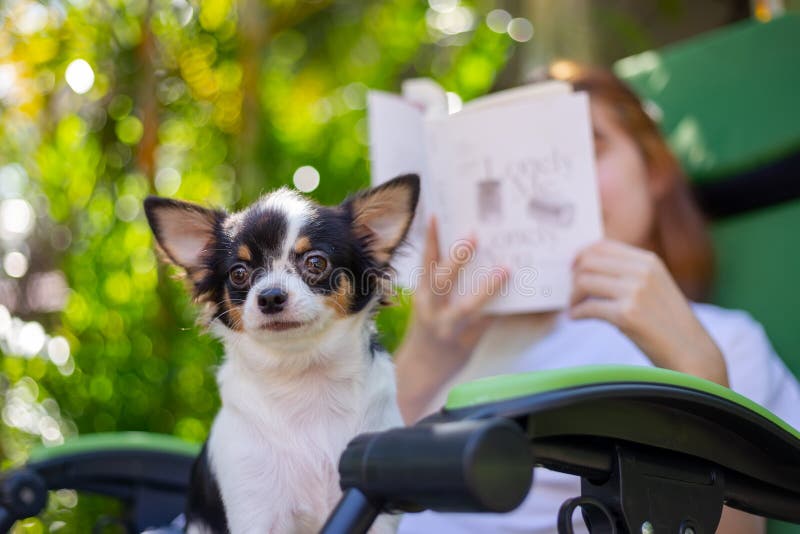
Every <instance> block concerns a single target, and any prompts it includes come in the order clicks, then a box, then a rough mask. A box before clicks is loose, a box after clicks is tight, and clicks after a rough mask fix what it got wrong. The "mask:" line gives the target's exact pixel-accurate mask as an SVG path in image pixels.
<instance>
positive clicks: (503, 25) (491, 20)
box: [486, 9, 511, 33]
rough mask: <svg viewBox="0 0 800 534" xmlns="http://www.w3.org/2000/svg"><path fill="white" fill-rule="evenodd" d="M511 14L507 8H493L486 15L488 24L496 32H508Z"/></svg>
mask: <svg viewBox="0 0 800 534" xmlns="http://www.w3.org/2000/svg"><path fill="white" fill-rule="evenodd" d="M510 22H511V14H510V13H509V12H508V11H506V10H505V9H493V10H491V11H489V13H488V14H487V15H486V25H487V26H489V29H490V30H492V31H493V32H495V33H506V31H508V24H509V23H510Z"/></svg>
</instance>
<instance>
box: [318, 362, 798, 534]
mask: <svg viewBox="0 0 800 534" xmlns="http://www.w3.org/2000/svg"><path fill="white" fill-rule="evenodd" d="M533 465H536V466H542V467H547V468H548V469H552V470H555V471H560V472H564V473H569V474H573V475H576V476H579V477H581V481H582V483H581V495H580V496H577V495H576V496H575V498H573V499H570V500H568V501H566V502H565V503H564V504H563V505H562V507H561V510H560V512H559V515H558V531H559V533H561V534H570V533H571V532H572V513H573V511H574V510H575V509H576V508H577V507H580V508H582V509H583V513H584V519H585V520H586V522H587V525H588V526H589V529H590V531H591V532H592V533H593V534H597V533H611V534H613V533H617V532H619V533H638V532H642V533H646V532H655V533H660V532H665V533H667V532H675V533H680V534H692V533H694V534H711V533H713V532H714V531H715V529H716V527H717V524H718V522H719V519H720V515H721V513H722V506H723V503H724V504H726V505H727V506H731V507H734V508H738V509H741V510H745V511H748V512H750V513H755V514H758V515H763V516H767V517H772V518H779V519H784V520H787V521H792V522H796V523H800V431H798V430H796V429H794V428H791V427H790V426H789V425H787V424H786V423H785V422H783V421H782V420H780V419H779V418H777V417H776V416H775V415H773V414H772V413H770V412H769V411H768V410H766V409H764V408H763V407H761V406H759V405H758V404H756V403H754V402H752V401H750V400H749V399H747V398H745V397H742V396H741V395H738V394H736V393H734V392H733V391H731V390H730V389H728V388H725V387H722V386H719V385H717V384H714V383H712V382H708V381H706V380H703V379H700V378H696V377H693V376H689V375H685V374H681V373H677V372H674V371H668V370H664V369H656V368H648V367H636V366H587V367H576V368H571V369H559V370H555V371H540V372H534V373H524V374H518V375H509V376H497V377H491V378H486V379H482V380H478V381H475V382H471V383H468V384H464V385H462V386H459V387H457V388H455V389H454V390H453V391H451V392H450V395H449V398H448V400H447V404H446V406H445V408H444V409H442V411H441V412H439V413H438V414H436V415H434V416H432V417H429V418H427V419H425V420H423V421H421V422H420V423H418V424H417V425H415V426H413V427H409V428H401V429H395V430H389V431H386V432H381V433H374V434H364V435H361V436H358V437H356V438H355V439H354V440H353V441H352V442H350V444H349V445H348V447H347V449H346V450H345V452H344V453H343V454H342V456H341V459H340V463H339V473H340V476H341V484H342V488H343V489H344V490H345V493H344V496H343V498H342V500H341V501H340V503H339V505H338V507H337V508H336V510H335V511H334V513H333V514H332V516H331V517H330V519H329V521H328V523H327V524H326V526H325V527H324V528H323V533H324V534H342V533H346V534H360V533H364V532H366V531H367V529H368V528H369V526H370V525H371V523H372V521H373V520H374V519H375V517H376V516H377V514H378V513H379V512H381V511H406V512H415V511H420V510H424V509H430V510H435V511H440V512H507V511H510V510H512V509H514V508H515V507H516V506H518V505H519V504H520V503H521V502H522V501H523V500H524V498H525V497H526V495H527V493H528V491H529V489H530V485H531V472H532V469H531V468H532V466H533ZM533 476H535V473H534V475H533Z"/></svg>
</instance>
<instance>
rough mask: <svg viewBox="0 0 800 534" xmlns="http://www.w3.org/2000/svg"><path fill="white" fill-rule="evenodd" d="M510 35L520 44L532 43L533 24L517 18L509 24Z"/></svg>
mask: <svg viewBox="0 0 800 534" xmlns="http://www.w3.org/2000/svg"><path fill="white" fill-rule="evenodd" d="M507 31H508V35H509V36H510V37H511V38H512V39H514V40H515V41H518V42H520V43H524V42H526V41H530V40H531V38H532V37H533V24H531V21H529V20H528V19H526V18H523V17H517V18H515V19H511V22H509V23H508V30H507Z"/></svg>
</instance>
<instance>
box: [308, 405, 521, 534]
mask: <svg viewBox="0 0 800 534" xmlns="http://www.w3.org/2000/svg"><path fill="white" fill-rule="evenodd" d="M339 475H340V477H341V481H340V484H341V486H342V489H343V490H344V491H345V493H344V495H343V497H342V499H341V501H340V502H339V504H338V505H337V507H336V509H335V510H334V511H333V513H332V514H331V516H330V518H329V520H328V522H327V523H326V524H325V526H324V527H323V528H322V531H321V532H322V533H323V534H356V533H359V534H360V533H364V532H366V531H367V530H368V529H369V527H370V526H371V525H372V523H373V521H374V520H375V518H376V516H377V514H378V513H379V512H381V511H384V512H398V511H405V512H419V511H422V510H426V509H427V510H435V511H439V512H496V513H502V512H509V511H511V510H513V509H514V508H516V507H517V506H519V505H520V504H521V503H522V501H523V500H524V499H525V497H526V496H527V494H528V491H529V490H530V487H531V482H532V477H533V455H532V453H531V447H530V444H529V441H528V438H527V437H526V436H525V434H524V433H523V432H522V430H521V429H520V427H519V426H518V425H516V424H515V423H514V422H512V421H510V420H508V419H502V418H492V419H484V420H464V421H454V422H446V423H431V424H422V425H418V426H414V427H408V428H396V429H392V430H388V431H385V432H380V433H370V434H362V435H360V436H356V438H354V439H353V440H352V441H351V442H350V443H349V444H348V446H347V448H346V449H345V451H344V453H342V456H341V458H340V460H339Z"/></svg>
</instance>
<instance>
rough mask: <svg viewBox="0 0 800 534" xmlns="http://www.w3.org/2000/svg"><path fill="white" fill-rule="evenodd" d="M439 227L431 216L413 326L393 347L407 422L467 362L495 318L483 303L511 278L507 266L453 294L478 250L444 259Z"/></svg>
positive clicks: (412, 320) (412, 420) (398, 396)
mask: <svg viewBox="0 0 800 534" xmlns="http://www.w3.org/2000/svg"><path fill="white" fill-rule="evenodd" d="M437 232H438V231H437V227H436V220H435V219H431V221H430V224H429V225H428V231H427V235H426V242H425V250H424V257H423V276H422V277H421V279H420V280H419V284H418V287H416V288H415V293H414V309H413V311H412V316H411V322H410V325H409V330H408V333H407V334H406V336H405V339H404V340H403V344H402V345H401V346H400V348H399V349H398V350H397V351H396V353H395V366H396V372H397V400H398V403H399V404H400V412H401V413H402V415H403V419H404V420H405V422H406V423H408V424H411V423H414V422H416V421H417V420H418V419H419V418H420V417H421V416H423V415H424V413H423V412H424V410H425V408H426V407H427V406H428V405H429V404H430V402H431V401H432V400H433V398H434V397H435V396H436V394H437V393H438V392H439V390H440V389H441V388H442V387H443V386H444V385H445V384H446V383H447V382H448V381H449V380H450V379H451V378H452V377H453V376H454V375H455V374H456V373H457V372H458V371H459V370H461V368H462V367H464V365H465V364H466V363H467V361H468V360H469V357H470V355H471V354H472V351H473V350H474V349H475V346H476V345H477V343H478V341H479V340H480V338H481V336H482V335H483V334H484V332H485V331H486V328H488V326H489V324H490V322H491V319H490V318H488V317H485V316H482V315H481V309H482V308H483V305H484V304H485V303H486V302H487V301H488V300H489V299H491V298H492V296H493V295H495V294H496V293H497V292H498V291H499V290H500V289H501V287H502V285H503V283H505V280H506V278H507V275H506V272H505V270H503V269H497V270H495V271H494V273H493V276H491V277H486V279H484V280H482V281H481V282H482V285H481V286H480V287H479V288H478V292H477V293H476V294H474V295H462V296H459V298H454V295H453V291H452V290H453V287H454V286H455V285H456V280H457V277H458V275H459V273H460V272H461V270H462V269H463V267H464V265H466V264H467V263H468V262H469V260H470V259H471V258H472V256H473V255H474V254H461V253H459V254H450V257H449V258H447V259H445V260H443V259H442V258H440V257H439V240H438V234H437ZM471 246H472V247H474V246H475V242H474V240H473V241H471ZM462 252H463V251H462Z"/></svg>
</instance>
